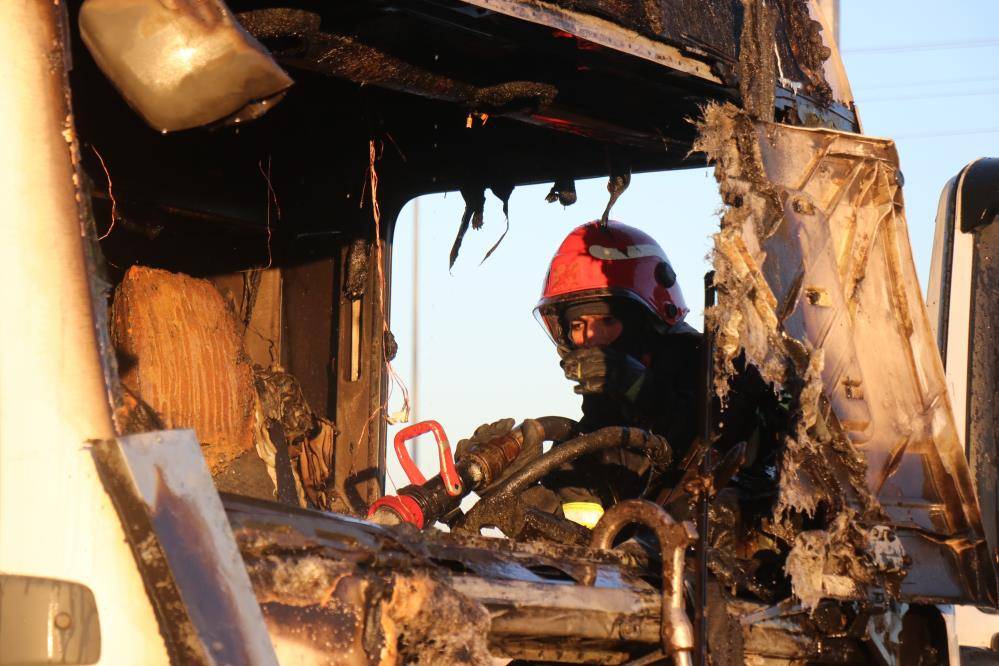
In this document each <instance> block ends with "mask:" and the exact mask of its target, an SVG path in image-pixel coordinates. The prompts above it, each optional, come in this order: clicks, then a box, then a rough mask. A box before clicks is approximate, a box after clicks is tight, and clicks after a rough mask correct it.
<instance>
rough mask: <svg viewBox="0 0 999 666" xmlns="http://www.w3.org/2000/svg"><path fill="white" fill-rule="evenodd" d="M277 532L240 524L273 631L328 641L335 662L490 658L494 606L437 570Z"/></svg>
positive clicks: (249, 564)
mask: <svg viewBox="0 0 999 666" xmlns="http://www.w3.org/2000/svg"><path fill="white" fill-rule="evenodd" d="M277 536H278V538H277V539H276V540H275V539H272V538H270V537H269V536H264V535H262V534H259V533H255V531H254V530H247V529H245V528H244V529H240V530H237V531H236V538H237V541H238V542H239V543H240V548H241V551H242V552H243V557H244V560H245V561H246V566H247V571H248V572H249V574H250V581H251V583H252V584H253V589H254V591H255V593H256V595H257V599H258V601H260V603H261V608H262V610H263V612H264V618H265V620H266V622H267V624H268V627H269V631H270V632H271V633H272V634H273V635H277V636H279V637H281V638H282V639H283V640H287V641H292V642H301V643H310V644H314V645H321V646H324V647H323V650H322V655H323V657H324V659H326V661H324V662H323V663H329V664H355V663H369V664H385V665H388V664H398V663H405V664H421V665H427V666H429V665H430V664H468V665H472V664H487V663H490V662H491V657H490V655H489V651H488V647H487V635H488V632H489V624H490V619H489V613H488V611H486V609H485V608H484V607H482V606H481V605H480V604H479V603H477V602H475V601H473V600H471V599H469V598H467V597H465V596H463V595H461V594H459V593H458V592H456V591H455V590H454V589H453V588H451V587H450V586H448V585H446V584H444V583H442V582H440V581H438V580H436V579H435V578H434V576H433V574H432V573H431V572H429V571H424V570H420V569H414V568H406V569H400V568H398V567H392V566H391V565H389V564H388V563H386V564H385V565H384V566H378V565H370V564H368V565H367V566H363V567H362V566H359V565H358V563H356V562H355V561H353V559H354V558H352V557H350V556H348V557H346V558H344V557H341V556H339V555H338V556H331V555H333V554H331V553H326V552H324V551H323V549H322V548H319V547H317V545H316V544H315V543H313V542H311V541H310V540H309V539H307V538H303V537H301V536H299V535H297V534H294V533H293V532H289V533H287V534H284V535H277ZM341 555H342V554H341ZM354 556H355V557H356V553H354ZM320 630H321V634H322V635H318V634H317V635H313V634H314V633H315V632H316V631H320Z"/></svg>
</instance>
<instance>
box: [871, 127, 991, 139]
mask: <svg viewBox="0 0 999 666" xmlns="http://www.w3.org/2000/svg"><path fill="white" fill-rule="evenodd" d="M973 134H999V127H982V128H979V129H971V130H952V131H948V130H943V131H937V130H930V131H928V132H913V133H910V134H897V135H895V136H893V137H891V138H892V139H896V140H897V139H932V138H936V137H938V136H971V135H973Z"/></svg>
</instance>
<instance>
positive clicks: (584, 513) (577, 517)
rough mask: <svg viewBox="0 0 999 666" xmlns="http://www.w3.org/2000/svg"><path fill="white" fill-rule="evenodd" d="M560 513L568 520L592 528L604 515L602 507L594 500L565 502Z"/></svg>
mask: <svg viewBox="0 0 999 666" xmlns="http://www.w3.org/2000/svg"><path fill="white" fill-rule="evenodd" d="M562 513H564V514H565V517H566V518H567V519H568V520H571V521H572V522H574V523H579V524H580V525H583V526H584V527H589V528H590V529H593V528H594V526H596V524H597V523H598V522H599V521H600V518H601V517H602V516H603V515H604V508H603V507H602V506H600V505H599V504H597V503H596V502H566V503H564V504H563V505H562Z"/></svg>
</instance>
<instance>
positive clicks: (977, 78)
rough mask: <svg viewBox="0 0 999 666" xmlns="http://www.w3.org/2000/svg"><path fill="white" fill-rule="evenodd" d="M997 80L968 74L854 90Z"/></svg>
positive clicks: (997, 77)
mask: <svg viewBox="0 0 999 666" xmlns="http://www.w3.org/2000/svg"><path fill="white" fill-rule="evenodd" d="M992 81H999V76H969V77H966V78H962V79H931V80H926V81H906V82H904V83H889V84H886V85H877V86H862V87H860V88H857V89H856V90H855V91H854V92H859V91H865V92H866V91H873V90H892V89H898V88H919V87H923V86H947V85H952V84H956V83H986V82H992Z"/></svg>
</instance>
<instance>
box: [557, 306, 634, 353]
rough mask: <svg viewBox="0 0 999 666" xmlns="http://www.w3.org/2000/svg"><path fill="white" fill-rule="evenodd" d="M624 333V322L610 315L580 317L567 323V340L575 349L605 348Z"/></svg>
mask: <svg viewBox="0 0 999 666" xmlns="http://www.w3.org/2000/svg"><path fill="white" fill-rule="evenodd" d="M622 331H624V322H622V321H621V320H620V319H618V318H617V317H615V316H614V315H611V314H592V315H580V316H579V317H576V318H575V319H573V320H572V321H571V322H569V340H570V341H572V344H573V345H575V346H576V347H580V348H583V347H606V346H607V345H609V344H611V343H613V342H614V341H615V340H617V339H618V338H619V337H621V333H622Z"/></svg>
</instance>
